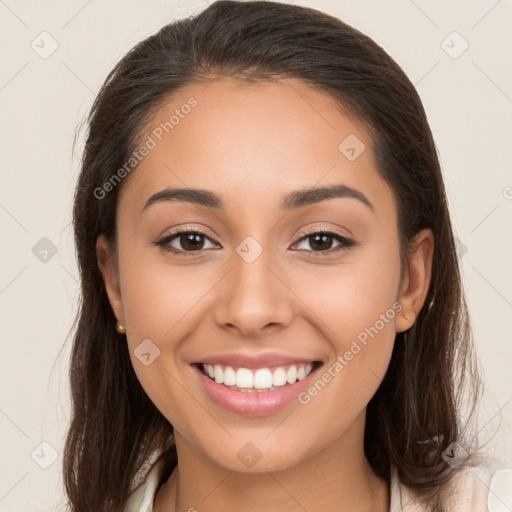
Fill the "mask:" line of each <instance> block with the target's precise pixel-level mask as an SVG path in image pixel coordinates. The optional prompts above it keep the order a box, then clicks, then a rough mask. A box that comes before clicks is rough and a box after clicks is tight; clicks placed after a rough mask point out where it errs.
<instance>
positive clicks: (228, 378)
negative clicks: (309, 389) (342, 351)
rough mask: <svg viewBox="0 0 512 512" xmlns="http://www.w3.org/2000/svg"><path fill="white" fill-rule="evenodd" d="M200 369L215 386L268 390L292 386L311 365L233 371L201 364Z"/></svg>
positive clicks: (241, 389) (309, 371)
mask: <svg viewBox="0 0 512 512" xmlns="http://www.w3.org/2000/svg"><path fill="white" fill-rule="evenodd" d="M202 367H203V372H204V373H205V374H206V375H208V376H210V378H212V379H214V380H215V382H216V383H217V384H224V385H225V386H228V387H232V388H233V389H236V388H240V391H248V390H270V389H275V388H276V387H280V386H285V385H286V384H294V383H295V382H296V381H298V380H302V379H304V378H305V377H307V376H308V375H309V374H310V373H311V370H312V369H313V365H312V364H311V363H308V364H303V365H291V366H289V367H288V370H285V368H284V367H283V366H279V367H278V368H275V369H274V370H273V371H272V370H270V368H258V369H257V370H249V369H247V368H238V369H237V370H236V371H235V369H234V368H233V367H231V366H226V367H223V366H222V365H220V364H216V365H211V364H203V365H202Z"/></svg>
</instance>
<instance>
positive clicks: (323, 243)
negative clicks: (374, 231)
mask: <svg viewBox="0 0 512 512" xmlns="http://www.w3.org/2000/svg"><path fill="white" fill-rule="evenodd" d="M336 242H337V245H334V246H333V244H334V243H336ZM301 244H302V245H304V244H306V245H309V247H310V249H308V248H307V247H299V250H306V251H308V252H318V253H329V254H330V253H333V252H336V251H339V250H343V249H348V248H350V247H352V246H354V245H355V242H354V241H353V240H350V239H348V238H345V237H344V236H341V235H339V234H338V233H334V232H329V231H319V232H317V233H311V234H309V235H306V236H304V237H302V238H301V239H300V240H299V241H298V242H297V245H299V246H300V245H301Z"/></svg>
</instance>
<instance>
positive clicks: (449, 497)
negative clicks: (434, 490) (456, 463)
mask: <svg viewBox="0 0 512 512" xmlns="http://www.w3.org/2000/svg"><path fill="white" fill-rule="evenodd" d="M453 471H454V474H453V477H452V479H451V480H450V482H449V483H448V485H447V486H446V488H445V489H444V491H443V497H444V500H443V504H444V506H445V508H446V510H448V511H450V512H506V511H510V510H512V467H505V466H500V465H499V464H498V463H497V462H495V461H485V462H483V461H482V462H479V463H478V464H473V465H470V464H468V465H462V466H460V467H458V468H454V469H453ZM398 488H399V495H400V502H401V503H400V507H398V508H397V509H396V512H427V509H426V508H425V506H424V505H423V506H422V505H421V504H420V502H419V501H418V499H417V497H416V495H415V493H414V491H413V490H412V489H410V488H408V487H407V486H405V485H403V484H402V483H400V482H399V483H398ZM391 512H395V510H393V509H392V510H391Z"/></svg>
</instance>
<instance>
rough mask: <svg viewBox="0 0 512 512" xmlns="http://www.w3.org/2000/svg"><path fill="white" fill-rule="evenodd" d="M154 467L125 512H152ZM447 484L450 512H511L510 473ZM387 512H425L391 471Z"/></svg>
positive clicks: (481, 473) (473, 475) (465, 473)
mask: <svg viewBox="0 0 512 512" xmlns="http://www.w3.org/2000/svg"><path fill="white" fill-rule="evenodd" d="M162 463H163V461H160V463H159V464H155V465H153V467H151V469H150V470H149V471H148V473H147V477H146V478H145V480H144V481H143V482H142V483H141V484H140V485H139V487H137V488H136V489H135V491H134V492H133V494H132V495H131V496H130V498H129V500H128V503H127V506H126V508H125V512H153V503H154V498H155V495H156V491H157V486H158V480H159V475H160V469H161V464H162ZM454 471H457V475H456V476H455V477H454V478H453V480H452V482H451V484H450V486H451V487H450V491H449V493H448V494H449V496H450V499H449V503H447V504H446V510H449V511H450V512H510V511H512V469H500V470H497V471H494V472H492V471H491V470H490V469H489V468H488V467H487V466H473V467H465V468H464V469H463V468H462V467H461V468H458V469H456V470H454ZM389 512H428V510H427V509H426V508H425V507H424V506H421V505H418V503H417V500H415V498H414V491H412V490H411V489H410V488H409V487H407V486H405V485H404V484H402V483H401V482H400V481H399V479H398V476H397V472H396V469H395V468H394V467H393V468H392V470H391V504H390V508H389Z"/></svg>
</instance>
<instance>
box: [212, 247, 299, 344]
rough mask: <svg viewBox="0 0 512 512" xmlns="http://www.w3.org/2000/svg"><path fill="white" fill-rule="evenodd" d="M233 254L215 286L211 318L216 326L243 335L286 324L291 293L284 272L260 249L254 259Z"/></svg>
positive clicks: (259, 333) (255, 334)
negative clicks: (212, 315) (216, 290)
mask: <svg viewBox="0 0 512 512" xmlns="http://www.w3.org/2000/svg"><path fill="white" fill-rule="evenodd" d="M249 261H250V260H246V259H244V257H242V256H240V255H239V254H238V253H236V252H235V253H234V254H233V258H232V261H231V262H230V263H231V264H232V267H231V271H230V272H228V274H227V275H226V277H225V279H223V280H222V282H221V283H220V286H219V287H218V295H217V300H216V305H215V308H214V318H215V321H216V323H217V325H219V326H220V327H222V328H224V329H230V330H233V331H235V330H236V331H238V333H239V334H241V335H243V336H244V337H254V338H257V337H261V336H266V335H268V333H269V331H271V330H272V331H274V330H279V328H284V327H286V326H288V325H289V324H290V323H291V322H292V319H293V315H294V308H293V300H294V295H293V293H292V291H291V289H290V288H289V286H287V281H288V280H289V279H287V274H288V273H287V272H286V271H285V270H284V267H283V266H279V265H278V264H277V262H276V260H275V259H274V260H273V259H272V257H271V251H269V250H264V251H263V252H262V254H260V256H258V257H257V258H256V260H254V261H252V262H249Z"/></svg>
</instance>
